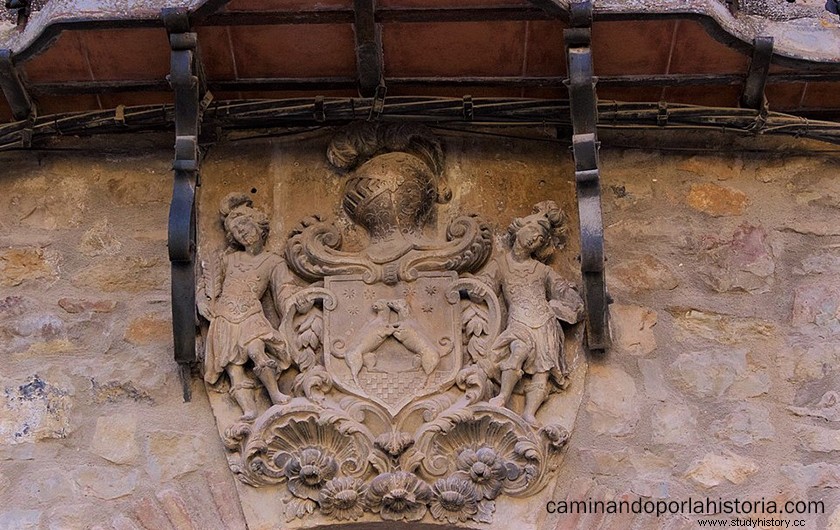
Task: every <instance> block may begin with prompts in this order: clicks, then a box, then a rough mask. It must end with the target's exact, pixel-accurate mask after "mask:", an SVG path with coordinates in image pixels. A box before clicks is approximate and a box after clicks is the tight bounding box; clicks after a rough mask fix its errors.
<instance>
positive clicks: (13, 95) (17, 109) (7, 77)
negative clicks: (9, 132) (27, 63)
mask: <svg viewBox="0 0 840 530" xmlns="http://www.w3.org/2000/svg"><path fill="white" fill-rule="evenodd" d="M0 88H1V89H2V90H3V94H5V96H6V101H8V103H9V108H11V109H12V114H13V115H14V117H15V119H17V120H25V119H27V118H30V117H34V115H35V114H36V112H35V105H34V104H33V103H32V98H30V97H29V92H27V90H26V86H25V85H24V84H23V80H21V78H20V74H18V71H17V68H15V65H14V61H13V60H12V51H11V50H9V49H2V50H0Z"/></svg>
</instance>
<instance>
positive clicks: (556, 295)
mask: <svg viewBox="0 0 840 530" xmlns="http://www.w3.org/2000/svg"><path fill="white" fill-rule="evenodd" d="M548 283H549V285H548V293H549V301H548V305H549V306H550V307H551V309H552V310H553V311H554V314H555V315H556V316H557V320H559V321H561V322H565V323H567V324H577V323H578V322H580V321H581V320H582V319H583V313H584V306H583V299H582V298H581V296H580V294H579V293H578V292H577V289H576V288H575V285H574V284H573V283H571V282H569V281H567V280H565V279H564V278H563V277H562V276H560V275H559V274H558V273H557V272H555V271H554V269H551V268H549V273H548Z"/></svg>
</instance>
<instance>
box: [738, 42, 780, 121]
mask: <svg viewBox="0 0 840 530" xmlns="http://www.w3.org/2000/svg"><path fill="white" fill-rule="evenodd" d="M772 58H773V37H756V38H755V41H754V47H753V54H752V60H751V61H750V69H749V71H748V73H747V81H746V83H745V84H744V92H743V94H742V95H741V105H742V106H744V107H746V108H750V109H756V110H762V109H763V108H764V104H765V102H766V100H767V98H765V97H764V87H765V86H767V76H768V74H769V73H770V61H771V59H772Z"/></svg>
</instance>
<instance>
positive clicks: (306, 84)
mask: <svg viewBox="0 0 840 530" xmlns="http://www.w3.org/2000/svg"><path fill="white" fill-rule="evenodd" d="M565 80H566V78H565V77H560V76H548V77H533V76H528V77H510V76H509V77H386V78H385V82H386V83H387V84H388V85H389V86H402V87H473V86H481V87H500V88H529V87H556V88H560V87H563V86H564V82H565ZM838 81H840V72H822V73H816V72H814V73H802V74H791V73H772V74H769V75H768V76H767V84H768V85H773V84H780V83H806V82H807V83H815V82H816V83H820V82H822V83H825V82H838ZM356 83H357V80H356V78H353V77H274V78H271V77H269V78H242V79H236V80H229V81H212V80H211V81H208V83H207V84H208V87H209V89H210V90H211V91H219V92H235V91H238V90H249V91H250V90H265V91H282V90H296V91H297V90H309V91H312V92H317V91H319V90H342V89H352V88H355V87H356ZM741 84H744V76H743V75H739V74H660V75H612V76H599V77H598V85H600V86H605V87H679V86H735V85H741ZM29 91H30V92H31V93H32V94H33V95H34V96H42V95H50V96H56V95H68V94H103V93H108V92H168V91H169V84H168V83H167V82H166V81H164V80H145V81H64V82H58V83H37V84H32V85H30V86H29Z"/></svg>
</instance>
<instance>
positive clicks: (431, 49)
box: [382, 22, 525, 77]
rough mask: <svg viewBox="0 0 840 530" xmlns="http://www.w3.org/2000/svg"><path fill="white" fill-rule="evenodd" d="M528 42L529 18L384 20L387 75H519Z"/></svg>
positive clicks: (383, 33) (383, 43)
mask: <svg viewBox="0 0 840 530" xmlns="http://www.w3.org/2000/svg"><path fill="white" fill-rule="evenodd" d="M524 42H525V22H448V23H429V24H426V23H423V24H420V23H418V24H397V23H393V24H384V25H383V30H382V46H383V49H384V54H385V75H386V76H392V77H403V76H408V77H413V76H436V75H437V76H471V75H472V76H511V75H520V74H521V72H522V58H523V51H524V50H523V48H524Z"/></svg>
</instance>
